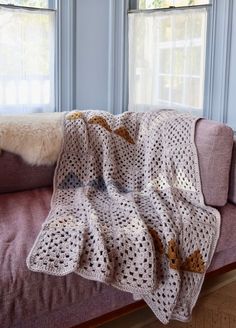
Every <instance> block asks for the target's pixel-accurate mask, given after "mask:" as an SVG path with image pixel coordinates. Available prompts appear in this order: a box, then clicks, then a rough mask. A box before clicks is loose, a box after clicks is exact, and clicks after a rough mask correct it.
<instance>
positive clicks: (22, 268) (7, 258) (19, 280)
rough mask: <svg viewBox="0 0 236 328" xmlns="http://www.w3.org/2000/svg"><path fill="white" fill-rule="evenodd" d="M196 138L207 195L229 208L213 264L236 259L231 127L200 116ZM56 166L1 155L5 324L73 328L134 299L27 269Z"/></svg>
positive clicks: (4, 327)
mask: <svg viewBox="0 0 236 328" xmlns="http://www.w3.org/2000/svg"><path fill="white" fill-rule="evenodd" d="M195 139H196V145H197V150H198V155H199V163H200V174H201V180H202V189H203V194H204V197H205V202H206V203H207V204H208V205H211V206H215V207H217V208H219V210H220V212H221V215H222V225H221V235H220V239H219V242H218V245H217V250H216V252H215V255H214V258H213V261H212V263H211V266H210V268H209V270H208V271H209V272H213V271H216V270H219V269H222V268H230V267H232V264H233V263H236V205H235V204H236V164H235V161H236V146H235V149H234V152H233V156H232V157H231V155H232V147H233V132H232V130H231V129H230V128H228V127H226V126H225V125H222V124H218V123H216V122H212V121H208V120H200V121H198V123H197V127H196V136H195ZM235 145H236V142H235ZM53 172H54V167H32V166H29V165H27V164H25V163H24V162H23V161H22V160H21V158H19V157H17V156H16V155H13V154H10V153H7V152H3V153H2V154H1V156H0V229H1V230H0V231H1V234H0V260H1V270H0V327H1V328H9V327H11V328H12V327H17V328H29V327H31V328H52V327H53V328H69V327H73V326H76V325H79V324H81V323H84V322H86V321H88V320H91V319H93V318H97V317H100V316H102V315H104V314H105V313H110V312H111V311H114V310H117V309H120V308H123V307H125V306H127V305H129V304H132V303H134V302H135V301H134V300H133V297H132V295H131V294H129V293H125V292H121V291H119V290H117V289H115V288H113V287H109V286H107V285H104V284H101V283H98V282H94V281H88V280H85V279H83V278H81V277H80V276H78V275H76V274H69V275H67V276H65V277H55V276H49V275H45V274H41V273H35V272H31V271H29V270H28V269H27V267H26V262H25V260H26V256H27V255H28V253H29V251H30V249H31V247H32V245H33V242H34V240H35V238H36V236H37V234H38V232H39V230H40V227H41V225H42V223H43V222H44V220H45V217H46V216H47V213H48V211H49V207H50V198H51V195H52V179H53Z"/></svg>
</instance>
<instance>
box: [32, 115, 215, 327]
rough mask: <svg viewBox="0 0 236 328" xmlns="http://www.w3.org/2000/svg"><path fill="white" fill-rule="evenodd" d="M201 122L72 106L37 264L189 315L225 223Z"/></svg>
mask: <svg viewBox="0 0 236 328" xmlns="http://www.w3.org/2000/svg"><path fill="white" fill-rule="evenodd" d="M195 123H196V118H195V117H192V116H190V115H187V114H178V113H176V112H173V111H162V112H152V113H131V112H127V113H124V114H122V115H119V116H113V115H112V114H109V113H107V112H100V111H85V112H79V111H75V112H70V113H68V114H67V115H66V117H65V121H64V144H63V146H62V150H61V154H60V157H59V160H58V164H57V168H56V171H55V177H54V195H53V198H52V207H51V211H50V213H49V216H48V218H47V219H46V221H45V223H44V224H43V227H42V230H41V232H40V233H39V235H38V237H37V240H36V241H35V244H34V246H33V248H32V250H31V252H30V254H29V256H28V258H27V265H28V267H29V269H30V270H33V271H39V272H45V273H48V274H53V275H65V274H68V273H70V272H76V273H77V274H79V275H81V276H83V277H85V278H88V279H92V280H97V281H101V282H104V283H107V284H110V285H112V286H115V287H117V288H119V289H121V290H124V291H128V292H131V293H133V294H134V295H135V296H136V297H141V298H143V299H144V300H145V301H146V303H147V304H148V305H149V306H150V307H151V309H152V310H153V312H154V313H155V314H156V316H157V317H158V318H159V319H160V320H161V321H162V322H163V323H168V322H169V320H170V319H178V320H182V321H187V320H189V318H190V316H191V311H192V308H193V306H194V304H195V302H196V300H197V297H198V295H199V292H200V289H201V286H202V283H203V279H204V275H205V272H206V270H207V268H208V266H209V264H210V261H211V258H212V256H213V253H214V250H215V247H216V243H217V240H218V236H219V228H220V216H219V213H218V212H217V210H215V209H213V208H211V207H207V206H205V205H204V201H203V195H202V191H201V185H200V176H199V168H198V158H197V152H196V148H195V143H194V130H195Z"/></svg>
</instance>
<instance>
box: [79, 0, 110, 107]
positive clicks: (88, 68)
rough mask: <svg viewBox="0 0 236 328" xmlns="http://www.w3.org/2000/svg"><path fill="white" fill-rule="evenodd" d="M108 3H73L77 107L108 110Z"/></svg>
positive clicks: (86, 0)
mask: <svg viewBox="0 0 236 328" xmlns="http://www.w3.org/2000/svg"><path fill="white" fill-rule="evenodd" d="M108 47H109V0H99V1H98V0H77V1H76V58H75V63H76V91H75V103H76V108H80V109H89V108H93V109H103V110H107V108H108V105H107V99H108V62H109V58H108V53H109V52H108V50H109V49H108Z"/></svg>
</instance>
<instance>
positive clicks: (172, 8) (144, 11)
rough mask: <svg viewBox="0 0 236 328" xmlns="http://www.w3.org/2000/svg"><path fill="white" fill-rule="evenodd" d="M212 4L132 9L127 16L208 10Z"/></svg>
mask: <svg viewBox="0 0 236 328" xmlns="http://www.w3.org/2000/svg"><path fill="white" fill-rule="evenodd" d="M211 6H212V4H210V3H209V4H205V5H195V6H181V7H175V6H170V7H166V8H154V9H132V10H128V14H142V13H145V14H148V13H152V12H156V11H157V12H158V11H172V10H173V11H174V10H184V9H200V8H208V7H211Z"/></svg>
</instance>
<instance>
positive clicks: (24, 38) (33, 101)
mask: <svg viewBox="0 0 236 328" xmlns="http://www.w3.org/2000/svg"><path fill="white" fill-rule="evenodd" d="M54 20H55V17H54V12H52V11H49V10H30V9H20V8H17V9H16V8H6V7H1V6H0V113H4V114H15V113H30V112H44V111H54V110H55V101H54V99H55V96H54V89H55V88H54V58H55V37H54V33H55V32H54V26H55V24H54Z"/></svg>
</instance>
